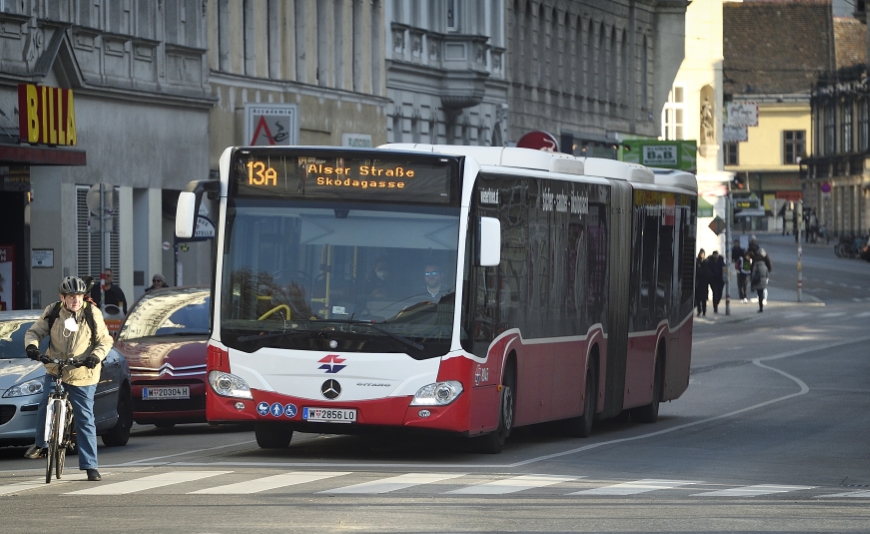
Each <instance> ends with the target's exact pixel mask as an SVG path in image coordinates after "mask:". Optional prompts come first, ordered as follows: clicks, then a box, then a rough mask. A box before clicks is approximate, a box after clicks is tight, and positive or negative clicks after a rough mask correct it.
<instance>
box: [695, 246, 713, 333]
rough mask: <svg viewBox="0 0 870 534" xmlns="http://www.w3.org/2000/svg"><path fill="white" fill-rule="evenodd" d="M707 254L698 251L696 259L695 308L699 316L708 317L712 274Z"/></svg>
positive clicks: (702, 250)
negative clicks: (709, 288) (708, 293)
mask: <svg viewBox="0 0 870 534" xmlns="http://www.w3.org/2000/svg"><path fill="white" fill-rule="evenodd" d="M706 259H707V253H706V252H704V249H701V250H700V251H698V257H697V258H695V308H696V309H697V310H698V316H699V317H700V316H701V315H704V316H706V315H707V287H708V286H709V285H710V272H709V267H708V265H707V263H706V262H705V261H704V260H706Z"/></svg>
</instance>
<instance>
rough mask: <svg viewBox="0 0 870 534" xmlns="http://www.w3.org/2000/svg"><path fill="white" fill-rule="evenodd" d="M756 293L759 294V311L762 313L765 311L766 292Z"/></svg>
mask: <svg viewBox="0 0 870 534" xmlns="http://www.w3.org/2000/svg"><path fill="white" fill-rule="evenodd" d="M755 292H756V293H758V310H759V311H761V310H763V309H764V290H763V289H756V290H755Z"/></svg>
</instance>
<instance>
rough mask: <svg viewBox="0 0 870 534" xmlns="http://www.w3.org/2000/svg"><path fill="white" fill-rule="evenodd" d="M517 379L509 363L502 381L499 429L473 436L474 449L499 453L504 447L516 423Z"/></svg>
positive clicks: (484, 452) (486, 452) (480, 451)
mask: <svg viewBox="0 0 870 534" xmlns="http://www.w3.org/2000/svg"><path fill="white" fill-rule="evenodd" d="M516 384H517V379H516V374H515V371H514V368H513V365H511V364H508V366H507V368H505V373H504V380H503V381H502V391H501V400H500V402H499V411H498V429H496V430H495V431H494V432H490V433H489V434H486V435H483V436H480V437H476V438H472V439H473V445H474V450H475V451H476V452H479V453H482V454H499V453H500V452H501V451H502V449H503V448H504V443H505V440H507V438H508V436H510V434H511V429H512V428H513V424H514V412H515V410H516V405H517V400H516V389H517V386H516Z"/></svg>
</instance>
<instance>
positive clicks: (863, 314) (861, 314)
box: [858, 312, 870, 317]
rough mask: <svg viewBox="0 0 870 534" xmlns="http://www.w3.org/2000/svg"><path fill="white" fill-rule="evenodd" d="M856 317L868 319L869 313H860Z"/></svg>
mask: <svg viewBox="0 0 870 534" xmlns="http://www.w3.org/2000/svg"><path fill="white" fill-rule="evenodd" d="M858 317H870V312H861V313H859V314H858Z"/></svg>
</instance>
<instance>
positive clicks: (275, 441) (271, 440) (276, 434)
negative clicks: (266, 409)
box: [254, 423, 293, 449]
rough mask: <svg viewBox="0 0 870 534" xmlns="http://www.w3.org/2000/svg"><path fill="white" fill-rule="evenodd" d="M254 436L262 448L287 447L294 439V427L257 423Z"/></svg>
mask: <svg viewBox="0 0 870 534" xmlns="http://www.w3.org/2000/svg"><path fill="white" fill-rule="evenodd" d="M254 436H255V437H256V438H257V445H259V446H260V448H261V449H286V448H287V447H288V446H290V440H291V439H293V429H292V428H288V427H286V426H284V425H274V424H272V425H270V424H267V423H257V424H255V425H254Z"/></svg>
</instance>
